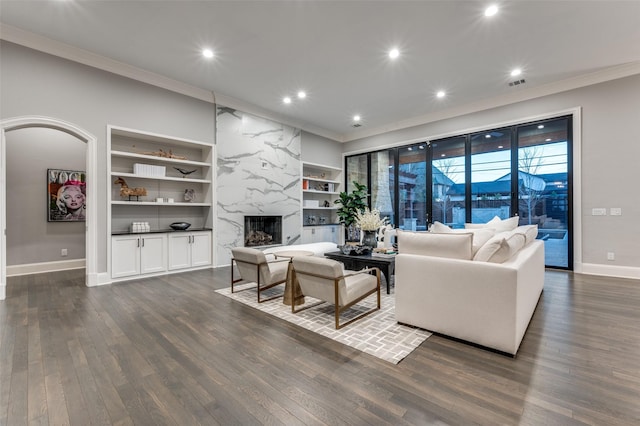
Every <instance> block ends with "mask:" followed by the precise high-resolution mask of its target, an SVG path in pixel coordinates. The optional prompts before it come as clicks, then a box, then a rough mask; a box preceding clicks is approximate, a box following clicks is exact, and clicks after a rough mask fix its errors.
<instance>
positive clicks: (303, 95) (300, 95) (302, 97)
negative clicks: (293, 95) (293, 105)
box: [298, 90, 307, 99]
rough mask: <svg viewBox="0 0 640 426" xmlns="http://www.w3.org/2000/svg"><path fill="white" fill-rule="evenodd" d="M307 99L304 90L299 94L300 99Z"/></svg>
mask: <svg viewBox="0 0 640 426" xmlns="http://www.w3.org/2000/svg"><path fill="white" fill-rule="evenodd" d="M306 97H307V92H305V91H304V90H301V91H299V92H298V99H304V98H306Z"/></svg>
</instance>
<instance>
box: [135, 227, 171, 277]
mask: <svg viewBox="0 0 640 426" xmlns="http://www.w3.org/2000/svg"><path fill="white" fill-rule="evenodd" d="M166 270H167V238H166V235H165V234H149V235H144V236H142V235H140V273H141V274H150V273H152V272H165V271H166Z"/></svg>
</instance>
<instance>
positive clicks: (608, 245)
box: [343, 75, 640, 277]
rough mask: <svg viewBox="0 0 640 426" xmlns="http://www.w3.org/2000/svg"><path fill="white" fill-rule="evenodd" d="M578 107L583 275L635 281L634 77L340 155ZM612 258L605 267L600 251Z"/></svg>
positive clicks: (382, 139)
mask: <svg viewBox="0 0 640 426" xmlns="http://www.w3.org/2000/svg"><path fill="white" fill-rule="evenodd" d="M575 107H580V108H581V115H582V128H581V129H576V130H578V131H580V134H581V136H582V138H581V152H582V155H581V158H580V159H579V161H580V164H581V168H582V173H581V175H580V176H579V178H580V179H579V181H580V182H581V184H582V187H581V194H582V204H581V205H580V211H578V212H576V213H577V214H578V215H580V219H581V220H582V246H581V247H576V250H581V251H582V265H577V268H576V269H577V270H580V269H582V270H583V271H584V272H589V273H597V274H608V275H619V276H627V277H640V255H639V254H638V253H640V231H639V225H638V222H639V220H640V198H639V197H638V189H637V185H638V182H640V167H638V166H637V163H638V158H640V132H639V131H638V124H639V123H640V75H635V76H631V77H626V78H622V79H618V80H612V81H609V82H605V83H600V84H596V85H592V86H588V87H583V88H580V89H575V90H571V91H567V92H562V93H557V94H554V95H550V96H544V97H540V98H537V99H533V100H529V101H524V102H518V103H515V104H511V105H507V106H504V107H500V108H493V109H489V110H486V111H482V112H478V113H474V114H468V115H464V116H459V117H455V118H452V119H448V120H441V121H437V122H433V123H428V124H425V125H421V126H415V127H412V128H408V129H403V130H399V131H394V132H389V133H385V134H382V135H377V136H374V137H369V138H364V139H359V140H356V141H352V142H349V143H347V144H345V145H344V147H343V151H344V152H345V153H349V152H355V151H371V150H375V149H378V148H381V147H384V146H388V145H393V144H399V143H403V142H408V141H416V140H429V139H434V138H438V137H443V136H446V135H454V134H460V133H465V132H466V131H468V130H470V129H478V128H490V127H493V126H494V125H497V124H501V123H505V122H514V121H520V120H522V119H527V118H530V117H535V116H540V115H546V114H550V113H553V112H556V111H566V110H568V109H571V108H575ZM594 207H606V208H607V210H608V209H609V208H611V207H620V208H622V216H610V215H609V214H607V216H591V209H592V208H594ZM611 251H612V252H615V261H608V260H607V258H606V255H607V252H611Z"/></svg>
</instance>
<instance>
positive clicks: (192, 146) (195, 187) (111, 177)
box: [107, 126, 215, 279]
mask: <svg viewBox="0 0 640 426" xmlns="http://www.w3.org/2000/svg"><path fill="white" fill-rule="evenodd" d="M107 145H108V146H107V149H108V153H109V155H108V157H107V161H108V164H107V177H108V193H109V194H110V196H109V197H108V215H109V217H108V227H109V233H110V234H112V235H113V238H112V239H110V241H113V245H112V246H111V247H110V249H109V253H110V256H111V260H110V265H111V266H112V278H113V279H121V278H124V277H125V276H135V275H136V274H129V270H128V269H127V268H129V269H131V270H134V269H133V267H134V266H136V263H135V262H133V263H132V264H131V265H127V268H124V270H125V271H127V272H123V269H122V264H123V259H122V258H123V257H122V255H119V254H117V253H115V252H114V250H121V249H123V246H126V245H127V244H129V245H136V247H137V246H138V245H139V246H140V253H141V255H142V256H143V255H144V254H145V253H146V252H145V250H144V247H147V246H148V245H149V244H150V243H151V241H153V240H152V239H151V238H152V237H151V235H147V236H137V237H136V236H135V235H134V234H133V233H132V238H131V240H129V239H127V238H126V234H127V233H129V232H130V230H131V224H132V223H133V222H146V223H149V225H150V228H151V231H152V232H154V233H156V234H157V233H164V232H166V234H164V235H165V237H164V238H165V239H166V241H167V242H168V243H171V242H173V241H181V240H180V239H172V238H171V237H170V236H171V235H173V231H172V229H171V228H170V224H171V223H173V222H188V223H190V224H191V229H196V230H198V232H199V233H197V235H198V236H200V235H202V236H203V237H202V239H201V238H198V242H199V244H197V245H194V247H191V246H189V248H190V249H192V250H193V251H195V253H194V254H193V256H194V257H195V258H197V261H194V262H191V263H189V265H190V267H192V268H195V267H203V266H207V265H211V264H212V263H213V259H212V253H213V238H212V236H213V235H212V232H211V229H212V228H213V206H214V175H215V173H214V167H213V161H214V157H215V155H214V146H213V144H211V143H206V142H200V141H195V140H188V139H182V138H176V137H170V136H165V135H159V134H154V133H149V132H144V131H138V130H133V129H126V128H122V127H116V126H109V127H108V141H107ZM177 169H181V170H182V171H180V170H177ZM140 170H142V171H144V172H145V174H141V173H136V172H137V171H140ZM147 172H152V173H153V174H148V173H147ZM183 172H190V173H189V174H187V175H186V176H185V174H184V173H183ZM118 178H122V179H124V180H125V181H126V184H127V186H128V187H129V188H144V190H145V191H146V195H144V196H139V197H136V196H132V197H128V196H126V195H124V194H123V195H124V196H123V195H121V186H120V184H116V183H115V181H116V180H117V179H118ZM184 235H187V234H184ZM195 235H196V234H193V235H191V234H188V238H187V239H186V240H185V241H188V242H189V243H190V244H191V241H192V240H195V239H196V238H195ZM145 243H146V245H145ZM203 244H204V246H206V250H204V249H203ZM158 247H160V245H158ZM165 247H166V243H165ZM174 252H175V250H173V251H172V250H171V244H169V248H168V249H165V250H162V254H158V253H155V254H154V256H156V255H157V256H168V255H169V253H174ZM174 254H175V253H174ZM125 258H127V257H126V256H125ZM142 258H143V259H144V256H143V257H142ZM127 259H128V258H127ZM170 260H171V259H169V258H168V259H164V260H163V263H162V265H165V266H164V268H152V269H151V270H145V268H144V262H142V263H140V272H139V273H140V274H146V273H154V274H157V273H167V272H168V271H172V270H174V269H180V268H175V267H172V266H171V263H170ZM166 265H169V266H166ZM145 271H146V272H145Z"/></svg>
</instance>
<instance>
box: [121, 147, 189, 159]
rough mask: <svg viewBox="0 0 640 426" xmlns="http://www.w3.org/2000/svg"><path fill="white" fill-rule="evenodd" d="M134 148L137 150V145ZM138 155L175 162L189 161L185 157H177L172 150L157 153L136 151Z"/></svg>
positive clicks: (161, 150)
mask: <svg viewBox="0 0 640 426" xmlns="http://www.w3.org/2000/svg"><path fill="white" fill-rule="evenodd" d="M133 147H134V148H135V145H134V146H133ZM136 154H141V155H153V156H154V157H162V158H171V159H174V160H188V158H187V157H185V156H182V155H176V154H174V153H173V152H172V151H171V150H169V151H165V150H164V149H162V148H161V149H159V150H157V151H136Z"/></svg>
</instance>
